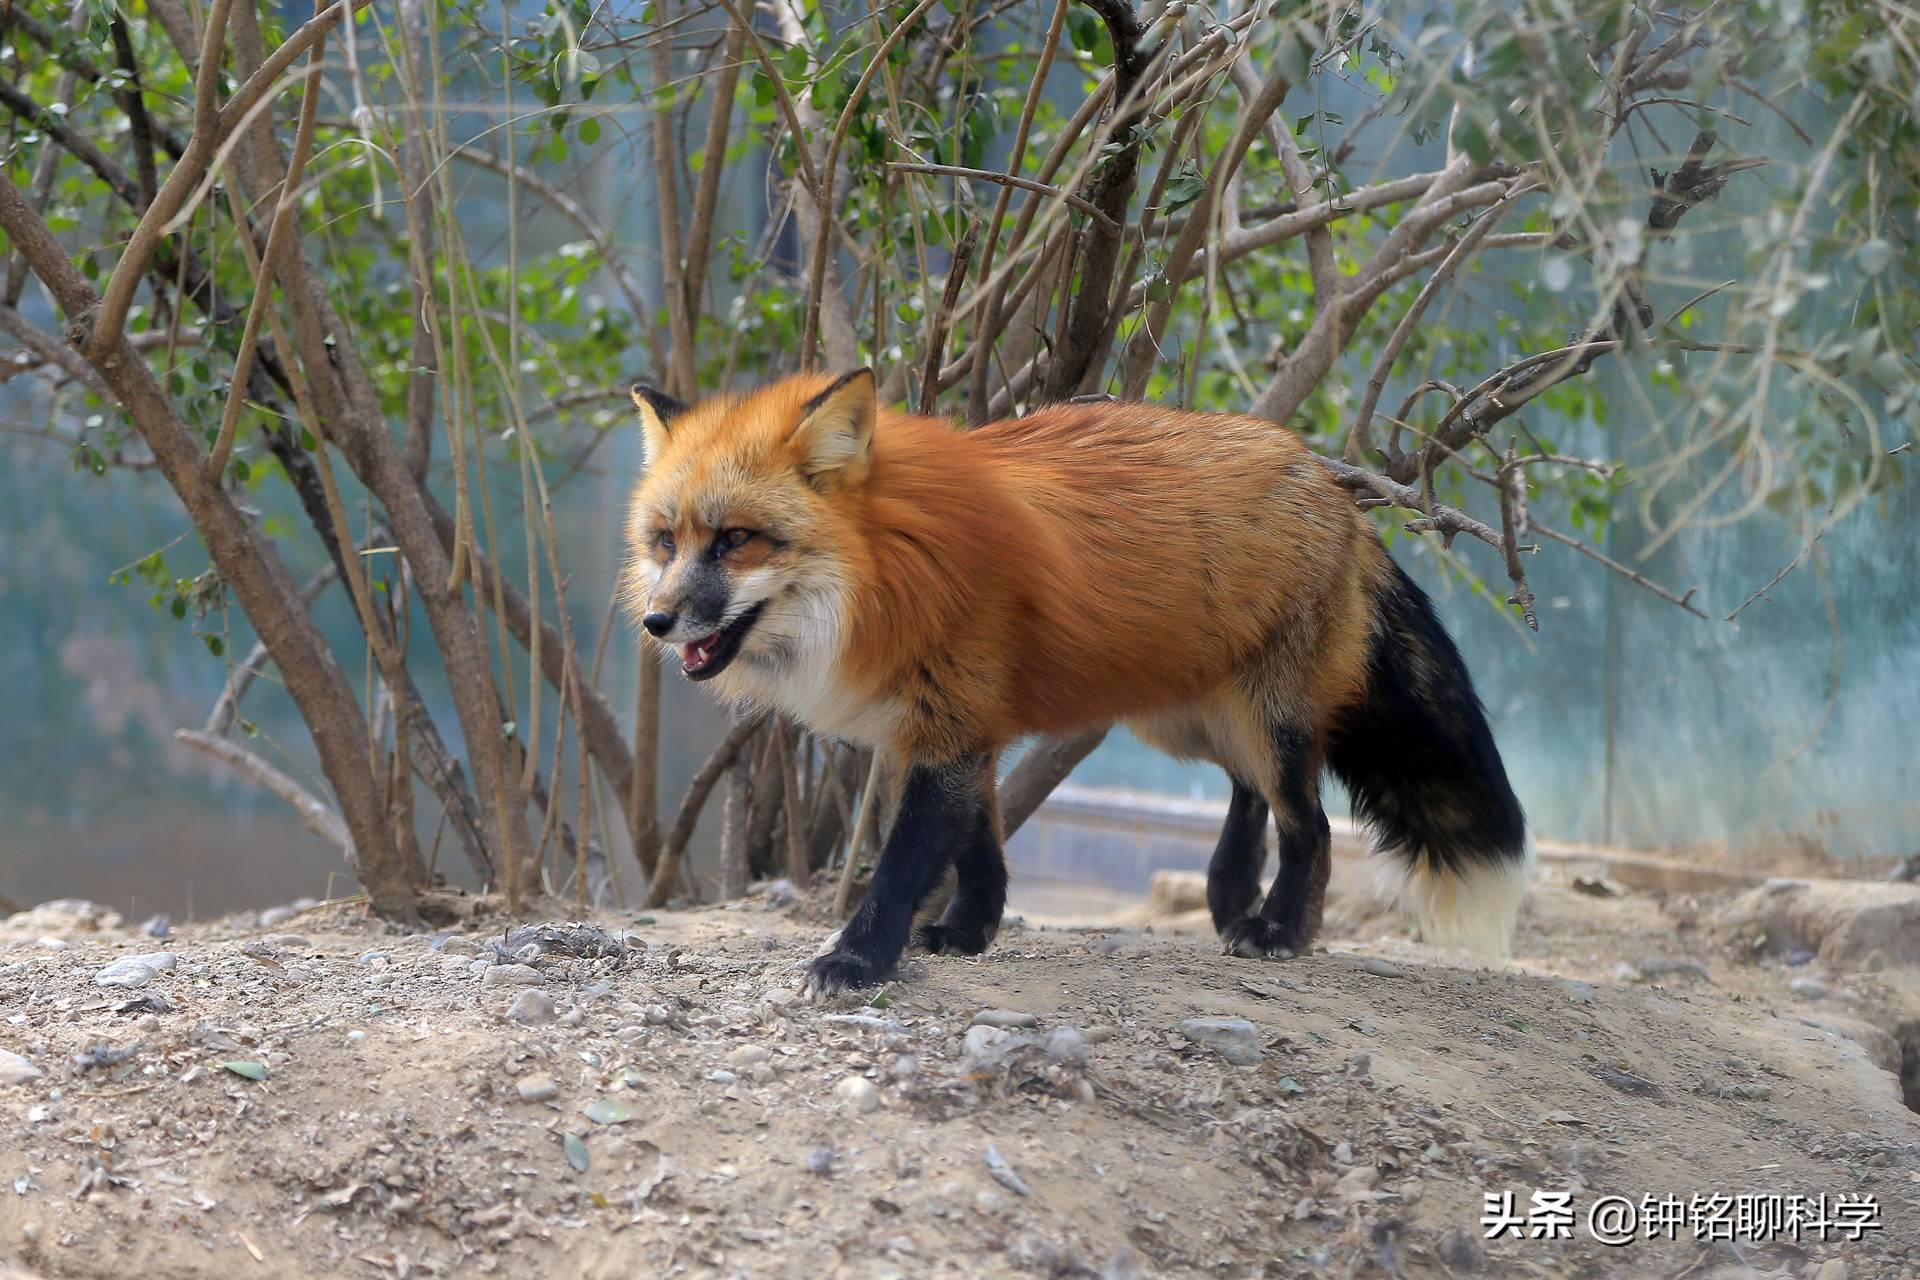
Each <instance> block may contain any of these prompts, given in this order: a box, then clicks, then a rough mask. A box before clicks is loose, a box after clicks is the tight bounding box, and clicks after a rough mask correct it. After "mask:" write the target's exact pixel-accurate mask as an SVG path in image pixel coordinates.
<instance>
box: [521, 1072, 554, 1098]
mask: <svg viewBox="0 0 1920 1280" xmlns="http://www.w3.org/2000/svg"><path fill="white" fill-rule="evenodd" d="M516 1088H518V1090H519V1092H520V1101H522V1102H552V1101H553V1100H554V1099H555V1098H557V1097H559V1096H560V1086H559V1084H557V1083H556V1082H555V1081H554V1078H553V1077H552V1076H523V1077H521V1079H520V1083H519V1084H518V1085H517V1086H516Z"/></svg>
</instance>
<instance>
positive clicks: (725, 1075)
mask: <svg viewBox="0 0 1920 1280" xmlns="http://www.w3.org/2000/svg"><path fill="white" fill-rule="evenodd" d="M706 1079H707V1082H708V1083H710V1084H717V1085H729V1084H738V1083H740V1077H739V1076H737V1075H735V1074H733V1072H731V1071H723V1070H721V1069H720V1068H718V1067H715V1068H714V1069H713V1070H712V1071H709V1072H707V1075H706Z"/></svg>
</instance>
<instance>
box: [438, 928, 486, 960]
mask: <svg viewBox="0 0 1920 1280" xmlns="http://www.w3.org/2000/svg"><path fill="white" fill-rule="evenodd" d="M433 949H434V950H435V951H439V952H443V953H445V954H446V955H450V956H477V955H479V954H480V944H479V943H477V942H475V941H474V940H473V939H472V938H468V937H464V936H462V935H461V934H457V933H450V934H448V935H447V936H446V937H444V938H442V939H440V940H439V941H438V942H436V943H434V944H433Z"/></svg>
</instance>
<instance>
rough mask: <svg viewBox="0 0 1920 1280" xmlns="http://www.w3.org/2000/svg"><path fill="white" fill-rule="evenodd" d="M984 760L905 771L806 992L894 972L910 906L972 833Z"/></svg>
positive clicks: (909, 926) (909, 925)
mask: <svg viewBox="0 0 1920 1280" xmlns="http://www.w3.org/2000/svg"><path fill="white" fill-rule="evenodd" d="M985 766H986V761H985V758H984V757H981V756H967V757H964V758H962V759H960V760H955V761H952V762H950V763H947V764H940V765H914V766H912V767H911V768H909V769H908V770H907V778H906V783H905V785H904V786H903V787H902V788H901V793H900V809H899V812H898V813H897V814H896V815H895V817H894V820H893V830H892V831H891V832H890V833H888V835H887V844H886V847H885V848H884V849H882V850H881V851H880V865H879V866H878V867H876V868H874V872H873V882H872V883H871V884H869V885H868V886H867V893H866V896H865V897H864V898H862V899H861V900H860V909H859V910H857V911H855V912H854V913H853V918H852V919H851V920H849V921H847V925H846V928H844V929H842V930H841V931H840V941H839V943H838V945H836V946H835V947H834V949H833V950H832V951H830V952H828V953H827V954H826V955H824V956H821V957H820V958H819V959H817V960H815V961H814V962H813V964H812V965H810V966H809V967H808V969H807V983H806V986H807V994H808V995H809V996H823V995H832V994H833V993H835V992H837V991H844V990H846V989H847V988H849V987H866V986H871V985H873V984H874V983H876V982H879V981H880V980H881V979H883V978H885V977H886V976H887V975H888V974H889V973H891V972H893V966H894V964H895V962H897V961H898V960H899V959H900V953H901V952H902V951H903V950H905V949H906V945H907V937H908V935H909V934H910V933H911V932H912V930H913V915H914V912H915V911H917V910H919V908H920V902H921V900H922V899H923V898H925V897H926V896H927V894H928V892H929V891H931V890H932V888H933V886H934V885H935V884H936V883H938V882H939V879H940V877H941V876H942V875H943V874H944V873H945V872H946V869H947V866H948V864H949V863H951V862H952V861H953V858H954V854H955V853H956V851H957V850H958V849H959V848H960V846H961V845H962V844H963V843H964V842H965V841H966V840H967V839H968V837H969V836H971V835H972V834H973V831H974V824H975V821H976V817H975V815H976V813H977V811H978V810H979V808H980V806H981V804H982V803H983V797H982V795H981V792H980V787H981V779H982V777H983V776H984V775H985V773H986V767H985Z"/></svg>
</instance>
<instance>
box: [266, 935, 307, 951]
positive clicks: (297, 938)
mask: <svg viewBox="0 0 1920 1280" xmlns="http://www.w3.org/2000/svg"><path fill="white" fill-rule="evenodd" d="M267 945H268V946H270V947H272V948H273V949H274V950H275V951H311V950H313V943H311V942H309V941H308V940H307V939H306V938H304V937H302V936H301V935H300V934H297V933H270V934H268V935H267Z"/></svg>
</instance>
